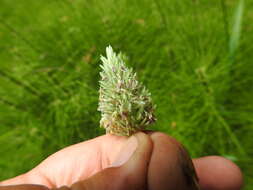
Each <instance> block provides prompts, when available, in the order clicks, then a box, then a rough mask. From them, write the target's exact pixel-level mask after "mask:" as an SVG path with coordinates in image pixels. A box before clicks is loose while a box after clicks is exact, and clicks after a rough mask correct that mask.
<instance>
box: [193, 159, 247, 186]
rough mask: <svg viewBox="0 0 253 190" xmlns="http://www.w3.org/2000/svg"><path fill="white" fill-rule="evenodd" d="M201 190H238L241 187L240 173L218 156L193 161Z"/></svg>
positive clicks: (228, 161) (237, 168)
mask: <svg viewBox="0 0 253 190" xmlns="http://www.w3.org/2000/svg"><path fill="white" fill-rule="evenodd" d="M193 163H194V166H195V168H196V171H197V174H198V176H199V183H200V187H201V189H204V190H223V189H226V190H239V189H241V188H242V186H243V177H242V172H241V170H240V169H239V167H238V166H237V165H235V164H234V163H233V162H232V161H230V160H228V159H226V158H223V157H220V156H206V157H202V158H198V159H194V160H193Z"/></svg>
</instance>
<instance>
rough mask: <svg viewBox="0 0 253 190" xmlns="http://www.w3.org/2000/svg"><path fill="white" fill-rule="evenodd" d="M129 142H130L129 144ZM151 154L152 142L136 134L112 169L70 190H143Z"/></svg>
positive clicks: (145, 187) (147, 137)
mask: <svg viewBox="0 0 253 190" xmlns="http://www.w3.org/2000/svg"><path fill="white" fill-rule="evenodd" d="M129 141H131V142H130V143H129ZM134 141H135V142H136V143H134ZM134 144H136V145H137V146H136V149H135V150H134V149H133V148H132V146H135V145H134ZM131 154H132V155H131ZM151 154H152V141H151V139H150V137H149V136H148V135H146V134H144V133H141V132H140V133H137V134H135V135H133V136H132V137H130V138H129V139H128V140H127V143H126V146H124V147H123V149H122V151H121V152H120V153H119V155H118V156H119V157H118V158H117V160H116V161H115V162H114V163H113V167H110V168H107V169H105V170H102V171H101V172H98V173H97V174H95V175H94V176H92V177H90V178H88V179H86V180H84V181H80V182H77V183H75V184H73V185H72V186H71V189H72V190H97V189H99V190H107V189H108V190H109V189H110V190H119V189H120V190H129V189H131V190H137V189H138V190H145V189H147V171H148V165H149V160H150V157H151ZM130 155H131V156H130ZM129 157H130V158H129Z"/></svg>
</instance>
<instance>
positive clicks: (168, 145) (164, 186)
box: [148, 132, 198, 190]
mask: <svg viewBox="0 0 253 190" xmlns="http://www.w3.org/2000/svg"><path fill="white" fill-rule="evenodd" d="M151 139H152V140H153V153H152V157H151V160H150V167H149V171H148V181H149V189H150V190H168V189H173V190H184V189H185V190H186V189H187V190H192V189H198V185H197V179H196V175H195V172H194V168H193V164H192V162H191V159H190V157H189V156H188V154H187V152H186V151H185V150H184V149H183V148H182V146H181V145H180V144H179V143H178V142H177V141H176V140H174V139H173V138H171V137H169V136H167V135H165V134H163V133H159V132H154V133H151Z"/></svg>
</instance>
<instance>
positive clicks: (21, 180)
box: [0, 132, 242, 190]
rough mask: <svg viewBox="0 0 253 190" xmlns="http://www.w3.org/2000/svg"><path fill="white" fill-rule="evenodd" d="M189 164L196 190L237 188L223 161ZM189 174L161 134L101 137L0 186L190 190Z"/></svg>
mask: <svg viewBox="0 0 253 190" xmlns="http://www.w3.org/2000/svg"><path fill="white" fill-rule="evenodd" d="M193 163H194V166H195V168H196V172H197V175H198V178H199V185H200V188H201V189H204V190H209V189H210V190H212V189H213V190H219V189H223V190H224V189H227V190H236V189H240V187H241V186H242V174H241V172H240V169H239V168H238V167H237V166H236V165H235V164H234V163H232V162H231V161H229V160H227V159H225V158H222V157H218V156H209V157H203V158H199V159H195V160H193ZM194 175H195V174H194V169H193V167H192V162H191V160H190V158H189V157H188V154H187V153H186V151H185V150H184V149H183V147H182V146H181V145H180V143H178V142H177V141H176V140H174V139H173V138H171V137H169V136H167V135H165V134H163V133H159V132H149V133H148V134H145V133H142V132H140V133H137V134H135V135H134V136H132V137H130V138H127V137H118V136H114V135H104V136H100V137H97V138H95V139H92V140H89V141H85V142H82V143H79V144H76V145H73V146H70V147H67V148H65V149H63V150H61V151H59V152H57V153H55V154H53V155H52V156H50V157H49V158H47V159H46V160H45V161H43V162H42V163H41V164H40V165H38V166H37V167H36V168H34V169H33V170H31V171H30V172H28V173H26V174H24V175H21V176H18V177H16V178H13V179H10V180H7V181H4V182H2V183H1V185H17V184H40V185H43V186H45V187H47V188H59V187H62V186H67V187H71V189H73V190H77V189H78V190H97V189H99V190H105V189H110V190H125V189H126V190H128V189H132V190H135V189H136V190H137V189H139V190H144V189H149V190H164V189H173V190H175V189H180V190H181V189H196V186H195V185H196V184H195V183H196V179H194ZM41 188H42V189H45V188H44V187H41ZM0 189H1V188H0Z"/></svg>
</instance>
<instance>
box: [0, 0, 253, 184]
mask: <svg viewBox="0 0 253 190" xmlns="http://www.w3.org/2000/svg"><path fill="white" fill-rule="evenodd" d="M0 5H1V6H0V156H1V157H0V173H1V176H0V179H5V178H8V177H12V176H15V175H18V174H20V173H23V172H25V171H27V170H29V169H30V168H32V167H34V166H35V165H36V164H38V163H39V162H40V161H41V160H43V159H44V158H46V156H48V155H49V154H51V153H53V152H55V151H56V150H58V149H60V148H63V147H65V146H67V145H70V144H73V143H77V142H80V141H83V140H86V139H90V138H93V137H95V136H98V135H100V134H103V130H102V129H99V127H98V126H99V119H100V115H99V112H97V110H96V109H97V103H98V102H97V101H98V92H97V90H98V79H99V74H98V73H99V71H100V69H99V64H100V60H99V56H100V55H101V54H104V51H105V47H106V46H107V45H108V44H111V45H112V47H113V48H114V49H115V50H117V51H122V52H124V53H126V54H127V55H128V56H129V60H130V61H129V66H131V67H133V68H134V70H135V71H136V72H137V73H138V77H139V79H140V80H141V81H142V82H143V83H144V84H145V85H146V86H147V87H148V89H150V91H151V92H152V96H153V99H154V102H155V103H156V104H157V112H156V113H157V117H158V121H157V123H156V124H155V125H154V126H153V127H152V128H153V129H156V130H160V131H163V132H165V133H168V134H170V135H172V136H174V137H176V138H178V139H179V140H180V141H182V142H183V143H184V144H185V146H186V147H187V148H188V149H189V151H190V153H191V155H192V156H193V157H197V156H205V155H213V154H216V155H222V156H226V157H228V158H230V159H232V160H233V161H235V162H236V163H238V164H239V166H240V167H241V168H242V170H243V172H244V175H245V183H246V186H245V189H252V188H253V180H252V178H253V174H252V171H253V160H252V156H253V149H252V144H253V99H252V96H253V88H252V84H253V77H252V76H253V64H252V60H253V54H252V51H253V45H252V41H253V25H252V22H253V14H252V11H251V10H252V8H253V0H248V1H243V0H240V1H236V0H213V1H198V0H191V1H189V0H181V1H177V0H169V1H167V0H159V1H158V0H153V1H152V0H139V1H134V0H119V1H116V0H104V1H98V0H91V1H87V0H75V1H74V0H43V1H42V0H41V1H33V0H12V1H9V0H0Z"/></svg>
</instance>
